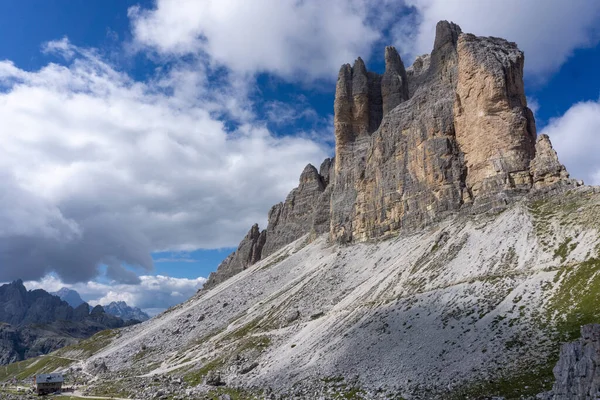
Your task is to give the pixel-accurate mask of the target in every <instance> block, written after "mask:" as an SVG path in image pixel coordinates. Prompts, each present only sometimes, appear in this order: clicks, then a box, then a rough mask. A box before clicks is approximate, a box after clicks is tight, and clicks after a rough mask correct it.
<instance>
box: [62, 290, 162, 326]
mask: <svg viewBox="0 0 600 400" xmlns="http://www.w3.org/2000/svg"><path fill="white" fill-rule="evenodd" d="M51 294H53V295H54V296H58V297H59V298H60V299H61V300H63V301H66V302H67V303H68V304H69V305H70V306H71V307H73V308H77V307H79V306H80V305H82V304H84V303H85V302H84V301H83V300H82V299H81V296H80V295H79V293H78V292H77V291H75V290H73V289H69V288H62V289H60V290H59V291H58V292H53V293H51ZM102 307H103V308H104V311H106V313H108V314H110V315H114V316H115V317H119V318H121V319H122V320H123V321H133V320H135V321H138V322H144V321H147V320H149V319H150V316H149V315H148V314H146V313H145V312H143V311H142V310H141V309H139V308H138V307H131V306H129V305H127V303H125V302H124V301H113V302H112V303H110V304H108V305H104V306H102Z"/></svg>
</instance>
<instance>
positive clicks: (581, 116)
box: [541, 101, 600, 185]
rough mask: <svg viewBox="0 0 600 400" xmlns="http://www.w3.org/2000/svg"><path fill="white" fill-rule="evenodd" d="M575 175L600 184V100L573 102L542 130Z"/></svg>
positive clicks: (590, 182) (588, 181)
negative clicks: (599, 155) (561, 114)
mask: <svg viewBox="0 0 600 400" xmlns="http://www.w3.org/2000/svg"><path fill="white" fill-rule="evenodd" d="M541 133H545V134H547V135H548V136H550V139H551V140H552V144H553V146H554V148H555V149H556V152H557V153H558V157H559V158H560V161H561V162H562V163H563V164H564V165H565V166H566V167H567V170H568V171H569V173H570V174H571V176H572V177H573V178H576V179H583V180H584V182H585V183H587V184H591V185H600V158H599V157H598V154H600V101H587V102H581V103H577V104H575V105H573V106H572V107H571V108H569V110H567V112H566V113H565V114H564V115H563V116H562V117H560V118H555V119H552V120H550V122H549V124H548V125H547V126H546V127H545V128H544V129H543V130H542V132H541Z"/></svg>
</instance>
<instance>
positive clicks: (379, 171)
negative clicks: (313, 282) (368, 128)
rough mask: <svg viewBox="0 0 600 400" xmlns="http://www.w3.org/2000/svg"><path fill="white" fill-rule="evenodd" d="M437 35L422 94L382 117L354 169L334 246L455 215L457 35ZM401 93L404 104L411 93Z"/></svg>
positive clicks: (445, 29)
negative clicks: (350, 192)
mask: <svg viewBox="0 0 600 400" xmlns="http://www.w3.org/2000/svg"><path fill="white" fill-rule="evenodd" d="M437 29H438V31H441V32H442V33H440V32H438V34H437V35H436V38H437V39H436V44H435V47H434V49H433V52H432V54H431V62H430V66H429V68H428V70H427V71H426V72H424V71H423V72H421V75H422V80H421V86H420V87H419V88H417V89H416V90H415V93H414V95H413V96H412V98H410V99H409V100H407V101H404V102H400V103H399V104H398V105H397V106H396V107H395V108H394V109H393V110H390V111H389V112H388V114H386V116H385V118H384V119H383V122H382V123H381V126H380V128H379V129H378V130H377V131H376V132H375V133H374V134H373V136H372V138H371V140H370V142H369V143H368V145H369V146H368V148H367V149H366V150H365V153H364V154H365V155H364V156H363V157H364V163H362V164H361V163H356V164H355V165H354V168H355V169H358V171H357V172H356V173H355V174H354V176H355V177H356V179H355V182H354V188H355V191H356V193H357V194H356V196H355V197H354V198H353V204H352V207H351V208H349V209H347V210H346V216H347V221H348V222H346V224H345V226H344V230H343V234H344V236H342V235H340V234H339V233H338V232H337V231H336V229H335V228H336V227H335V226H334V225H333V222H334V219H333V218H332V231H331V237H332V239H335V240H339V241H348V240H364V239H368V238H373V237H378V236H382V235H386V234H390V233H393V232H395V231H398V230H399V229H400V228H401V227H402V226H404V225H410V226H415V225H420V224H422V223H424V222H427V221H429V220H431V219H433V218H434V217H437V216H439V215H442V214H443V212H445V211H451V210H456V209H458V208H459V207H460V205H461V201H462V186H463V185H462V183H461V177H462V175H463V168H462V165H461V157H460V154H459V150H458V146H457V144H456V141H455V138H454V125H453V114H452V111H453V109H452V105H453V101H454V92H455V86H456V75H457V55H456V37H457V36H458V34H459V32H460V28H458V27H457V26H456V25H453V24H449V23H441V24H438V27H437ZM388 54H389V51H388ZM405 76H406V75H405ZM403 86H404V87H403V88H402V89H401V93H402V96H404V95H406V94H407V93H408V87H407V84H405V85H403ZM400 98H402V97H400ZM336 172H337V171H336ZM335 183H336V184H337V181H336V182H335ZM336 190H337V187H336V188H334V196H335V191H336ZM335 206H336V203H335V198H334V199H333V201H332V207H333V208H335ZM335 212H336V211H335V210H332V215H333V213H335Z"/></svg>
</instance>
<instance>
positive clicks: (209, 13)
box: [129, 0, 600, 79]
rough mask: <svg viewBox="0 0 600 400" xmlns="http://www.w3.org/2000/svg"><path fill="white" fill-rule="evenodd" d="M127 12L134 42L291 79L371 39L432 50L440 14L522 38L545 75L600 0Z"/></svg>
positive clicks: (532, 65) (573, 43) (588, 24)
mask: <svg viewBox="0 0 600 400" xmlns="http://www.w3.org/2000/svg"><path fill="white" fill-rule="evenodd" d="M129 17H130V19H131V21H132V32H133V37H134V43H135V46H137V47H138V48H150V49H153V50H155V51H156V52H157V53H159V54H162V55H167V56H169V55H171V56H180V55H184V54H202V55H206V56H208V57H209V58H210V59H211V61H212V62H213V63H216V64H219V65H224V66H226V67H227V68H229V69H231V70H232V71H235V72H237V73H242V74H255V73H258V72H269V73H274V74H277V75H279V76H282V77H285V78H288V79H298V78H300V79H302V78H304V79H306V78H309V79H314V78H327V79H333V78H334V77H335V72H336V71H337V69H338V68H339V66H340V65H341V64H343V63H347V62H352V60H354V59H355V58H356V57H357V56H362V57H363V58H365V59H368V58H369V56H370V55H371V52H372V50H374V49H373V47H374V46H373V45H374V44H379V45H381V47H382V48H383V45H384V44H389V43H390V42H393V43H394V44H395V45H396V46H397V47H398V48H399V49H400V51H401V52H402V54H404V55H405V56H406V57H407V58H409V60H408V61H412V60H410V58H413V57H414V56H416V55H419V54H423V53H429V52H430V51H431V48H432V46H433V41H434V37H435V25H436V23H437V22H438V21H440V20H452V21H454V22H456V23H458V24H460V25H461V27H462V28H463V30H464V31H465V32H471V33H475V34H478V35H485V36H499V37H504V38H506V39H508V40H511V41H515V42H517V43H518V45H519V47H520V48H521V49H522V50H524V51H525V54H526V58H527V62H526V64H525V68H526V70H527V71H528V72H529V73H532V74H533V75H535V76H539V77H545V76H547V75H548V74H549V73H552V72H554V71H555V70H556V69H558V67H560V65H562V64H563V63H564V62H565V61H566V60H567V58H568V57H569V56H570V55H571V54H572V52H573V50H574V49H576V48H581V47H589V46H593V45H595V44H596V43H598V40H600V28H599V26H600V24H598V21H599V19H600V3H599V2H595V1H588V0H573V1H571V2H565V1H563V0H547V1H543V2H542V1H537V0H506V1H500V0H481V1H479V0H382V1H372V0H350V1H347V0H331V1H326V2H322V1H318V0H304V1H294V0H283V1H269V0H257V1H252V2H248V1H243V0H226V1H210V0H201V1H195V0H185V1H177V2H173V1H169V0H157V1H156V2H155V4H154V7H153V8H151V9H146V8H141V7H139V6H135V7H132V8H130V9H129ZM383 42H385V43H383Z"/></svg>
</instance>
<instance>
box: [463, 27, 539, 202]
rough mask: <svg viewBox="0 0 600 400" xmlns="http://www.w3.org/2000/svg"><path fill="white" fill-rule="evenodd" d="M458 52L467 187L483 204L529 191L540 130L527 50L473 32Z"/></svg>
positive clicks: (464, 39)
mask: <svg viewBox="0 0 600 400" xmlns="http://www.w3.org/2000/svg"><path fill="white" fill-rule="evenodd" d="M457 50H458V60H459V62H458V84H457V88H456V101H455V103H454V124H455V130H456V140H457V142H458V144H459V146H460V149H461V151H462V152H463V154H464V162H465V166H466V169H467V175H466V182H465V183H466V186H467V189H468V190H469V192H470V193H471V194H472V196H473V197H474V199H475V201H479V202H485V201H487V199H489V198H491V197H493V196H495V195H496V194H497V193H499V192H506V191H510V190H512V189H517V190H518V189H525V190H528V189H529V188H530V187H531V184H532V181H531V176H530V173H529V164H530V162H531V160H532V159H533V157H534V155H535V138H536V132H535V122H534V119H533V114H532V112H531V111H530V110H529V108H527V102H526V100H525V91H524V88H523V53H522V52H521V51H520V50H519V49H518V48H517V46H516V44H514V43H510V42H507V41H506V40H503V39H497V38H481V37H476V36H474V35H471V34H464V35H461V36H460V37H459V39H458V49H457Z"/></svg>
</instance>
